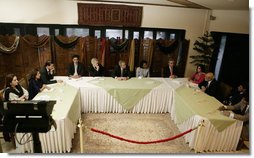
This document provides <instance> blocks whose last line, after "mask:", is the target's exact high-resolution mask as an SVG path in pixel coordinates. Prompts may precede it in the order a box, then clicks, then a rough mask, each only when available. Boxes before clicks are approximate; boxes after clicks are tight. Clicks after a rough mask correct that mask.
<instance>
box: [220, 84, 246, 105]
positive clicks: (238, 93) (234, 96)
mask: <svg viewBox="0 0 254 158" xmlns="http://www.w3.org/2000/svg"><path fill="white" fill-rule="evenodd" d="M247 87H248V86H247V85H246V84H244V83H242V84H239V86H238V87H237V88H235V89H233V90H232V92H231V94H230V95H229V96H228V97H227V98H226V99H224V100H223V104H225V105H234V104H236V103H238V102H240V101H241V100H242V98H243V96H244V95H245V92H246V91H247Z"/></svg>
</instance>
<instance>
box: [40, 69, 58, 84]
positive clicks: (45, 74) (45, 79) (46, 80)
mask: <svg viewBox="0 0 254 158" xmlns="http://www.w3.org/2000/svg"><path fill="white" fill-rule="evenodd" d="M53 78H54V76H53V75H52V74H49V73H48V71H47V69H46V67H43V68H42V69H41V80H42V83H43V84H52V83H56V82H57V81H56V80H51V79H53Z"/></svg>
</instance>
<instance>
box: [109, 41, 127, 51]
mask: <svg viewBox="0 0 254 158" xmlns="http://www.w3.org/2000/svg"><path fill="white" fill-rule="evenodd" d="M109 41H110V46H111V47H112V48H113V49H114V50H115V51H118V52H121V51H123V50H124V49H125V48H126V47H127V46H128V44H129V40H127V39H125V40H124V41H123V42H122V43H120V38H117V39H115V38H110V40H109Z"/></svg>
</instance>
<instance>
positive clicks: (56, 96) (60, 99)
mask: <svg viewBox="0 0 254 158" xmlns="http://www.w3.org/2000/svg"><path fill="white" fill-rule="evenodd" d="M50 87H51V90H49V91H44V92H41V93H39V94H38V95H37V96H36V97H35V100H56V101H57V103H56V104H55V105H54V109H53V111H52V117H53V119H54V120H55V122H56V125H57V129H56V130H54V129H53V130H52V131H49V132H47V133H39V138H40V142H41V147H42V152H43V153H65V152H70V151H71V147H72V139H73V138H74V133H75V132H76V129H77V126H76V124H77V122H78V119H79V118H80V117H81V109H80V92H79V89H77V88H75V87H73V86H70V85H68V84H53V85H50ZM29 135H30V134H27V135H26V136H25V137H24V139H23V142H24V141H26V140H27V139H28V137H29ZM22 136H23V133H18V134H17V138H18V140H20V138H21V137H22ZM31 139H32V138H30V140H31ZM16 144H17V147H18V149H19V152H21V153H22V152H29V153H30V152H34V151H33V141H30V142H29V143H26V144H25V145H19V144H18V143H17V142H16Z"/></svg>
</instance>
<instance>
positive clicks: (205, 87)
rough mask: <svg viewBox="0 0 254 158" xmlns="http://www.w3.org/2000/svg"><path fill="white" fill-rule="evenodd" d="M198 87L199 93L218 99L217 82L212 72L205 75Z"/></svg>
mask: <svg viewBox="0 0 254 158" xmlns="http://www.w3.org/2000/svg"><path fill="white" fill-rule="evenodd" d="M198 86H199V88H200V89H201V91H203V92H205V93H206V94H208V95H210V96H214V97H215V98H218V95H217V93H218V90H217V89H218V82H217V81H216V80H215V78H214V75H213V73H212V72H208V73H207V74H206V75H205V80H204V81H203V82H201V83H200V84H199V85H198Z"/></svg>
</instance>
